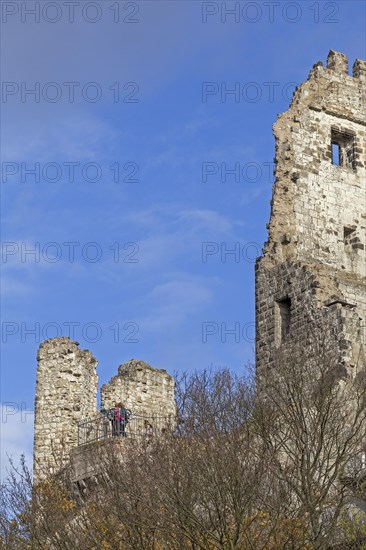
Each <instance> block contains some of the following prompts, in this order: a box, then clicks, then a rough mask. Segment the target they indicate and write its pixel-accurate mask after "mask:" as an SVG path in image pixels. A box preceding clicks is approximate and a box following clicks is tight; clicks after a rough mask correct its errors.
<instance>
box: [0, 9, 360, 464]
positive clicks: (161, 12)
mask: <svg viewBox="0 0 366 550" xmlns="http://www.w3.org/2000/svg"><path fill="white" fill-rule="evenodd" d="M23 4H24V5H26V8H27V9H28V11H27V9H26V8H24V6H23V8H22V6H21V3H16V2H3V6H2V7H3V12H2V22H3V23H2V79H3V89H2V103H1V109H2V147H1V154H2V162H3V165H2V183H1V186H2V264H1V267H2V362H1V402H2V412H3V414H2V422H1V428H2V454H1V458H2V463H3V466H4V456H5V455H6V452H8V453H10V454H13V455H14V456H17V455H18V454H19V453H20V452H22V451H25V452H27V453H28V454H29V453H30V449H31V441H32V415H31V414H30V413H28V411H32V409H33V402H34V392H35V373H36V354H37V348H38V346H39V343H40V341H42V340H43V339H44V338H43V337H44V336H46V337H47V336H48V337H52V336H56V335H60V334H61V332H62V334H63V335H69V334H72V330H73V331H74V339H75V340H77V341H78V342H79V343H80V347H82V348H88V349H90V350H91V351H92V352H93V354H94V355H95V356H96V358H97V359H98V361H99V367H98V371H99V379H100V382H101V383H102V384H103V383H105V382H107V381H108V380H109V379H110V377H111V376H112V375H114V374H115V373H116V370H117V366H118V365H119V364H121V363H123V362H125V361H127V360H128V359H131V358H141V359H144V360H145V361H147V362H149V363H151V364H152V365H153V366H156V367H158V368H165V369H166V370H167V371H168V372H170V373H172V374H173V373H174V372H175V371H178V372H181V371H183V370H194V369H201V368H204V367H207V366H210V365H214V366H227V367H229V368H231V369H233V370H235V371H236V372H243V370H244V368H245V365H246V364H247V362H248V361H249V362H253V360H254V355H253V349H254V260H255V257H256V256H257V255H259V254H260V253H261V247H262V245H263V242H264V241H265V240H266V223H267V222H268V218H269V201H270V196H271V187H272V183H273V178H272V168H273V165H272V163H273V156H274V140H273V136H272V129H271V126H272V124H273V123H274V121H275V120H276V116H277V114H279V113H281V112H283V111H284V110H286V108H287V106H288V104H289V101H290V99H291V95H292V91H293V89H294V86H295V85H296V84H299V83H301V82H302V81H304V80H305V79H306V78H307V75H308V73H309V70H310V69H311V67H312V65H313V64H314V63H316V62H317V61H319V60H321V61H323V63H325V61H326V56H327V54H328V51H329V50H330V49H331V48H332V49H335V50H338V51H342V52H344V53H345V54H346V55H347V56H348V58H349V62H350V66H352V64H353V62H354V60H355V59H356V58H363V59H365V29H364V24H365V5H364V2H362V1H352V0H348V1H346V2H344V1H338V2H315V3H314V2H308V1H302V2H283V1H282V2H226V3H225V2H224V3H221V2H198V1H183V2H180V1H162V2H159V1H154V0H150V1H143V2H109V1H108V0H104V1H103V2H83V1H81V2H80V3H79V4H78V5H77V6H76V5H75V6H74V10H75V11H74V14H73V19H74V21H73V22H71V19H72V18H71V14H70V12H69V11H68V9H69V8H67V7H66V6H65V5H64V4H63V2H58V6H59V7H58V9H56V8H55V7H54V4H55V3H49V2H48V3H47V2H38V3H37V2H30V1H29V2H26V3H23ZM37 5H38V7H37ZM4 6H5V7H4ZM117 6H118V9H119V12H118V13H117V11H116V10H117ZM111 8H113V9H111ZM233 8H234V9H236V10H237V11H236V13H235V14H234V15H230V14H229V13H225V9H226V11H228V10H230V9H233ZM31 9H33V10H34V9H35V10H36V14H35V15H32V14H30V13H28V12H29V10H31ZM37 9H38V10H39V12H38V13H37ZM22 10H23V11H22ZM113 10H114V11H113ZM114 18H115V19H116V21H114ZM93 20H95V21H94V22H92V21H93ZM52 21H53V22H52ZM4 83H5V84H4ZM71 83H72V84H71ZM31 89H34V90H36V92H35V93H34V94H31V93H27V90H28V91H29V90H31ZM230 90H235V93H230ZM225 91H226V93H225ZM4 163H5V164H4ZM37 163H38V164H37ZM32 168H33V170H35V171H36V173H35V174H31V173H30V172H29V171H28V170H31V169H32ZM233 170H234V173H233V172H232V171H233ZM230 171H231V172H230ZM115 180H117V181H115ZM37 243H38V244H37ZM205 243H206V244H205ZM207 243H209V244H207ZM30 250H36V252H35V253H34V254H31V253H29V252H27V251H30ZM230 250H234V251H235V253H232V254H230V253H228V251H230ZM32 330H33V333H32ZM34 331H35V332H34ZM230 331H234V333H232V332H231V333H230Z"/></svg>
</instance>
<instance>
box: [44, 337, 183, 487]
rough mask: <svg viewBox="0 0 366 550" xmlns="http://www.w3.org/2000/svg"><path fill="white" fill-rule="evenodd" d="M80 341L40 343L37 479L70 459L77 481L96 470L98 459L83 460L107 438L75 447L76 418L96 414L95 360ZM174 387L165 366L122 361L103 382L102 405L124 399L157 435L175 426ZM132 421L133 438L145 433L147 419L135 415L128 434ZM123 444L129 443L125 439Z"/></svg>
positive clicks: (65, 339) (63, 339)
mask: <svg viewBox="0 0 366 550" xmlns="http://www.w3.org/2000/svg"><path fill="white" fill-rule="evenodd" d="M78 346H79V345H78V343H77V342H73V341H71V340H70V339H69V338H53V339H50V340H46V341H45V342H44V343H43V344H41V346H40V348H39V352H38V369H37V388H36V401H35V428H34V479H35V481H36V482H38V481H40V480H41V479H43V478H44V477H46V476H47V475H49V474H52V473H54V472H57V471H59V470H60V469H61V468H63V467H64V466H65V465H67V464H69V463H70V461H71V468H72V471H73V474H72V475H73V476H74V477H75V479H77V480H80V479H82V478H83V477H92V475H94V474H95V472H96V471H97V470H98V464H95V460H94V461H88V462H85V464H83V461H84V457H85V452H86V451H85V449H87V452H88V453H89V452H92V453H93V450H91V449H94V450H95V451H97V450H98V449H100V448H101V444H102V446H103V444H104V443H106V442H103V441H95V442H94V443H90V444H88V445H86V446H85V447H79V448H78V447H77V446H78V422H79V421H81V420H85V419H93V418H94V417H96V416H97V415H98V410H97V389H98V376H97V373H96V365H97V361H96V359H95V358H94V357H93V355H92V354H91V353H90V352H89V351H87V350H81V349H79V347H78ZM174 386H175V384H174V379H173V378H172V377H171V376H170V375H169V374H167V372H166V371H165V370H159V369H154V368H153V367H151V366H150V365H148V364H147V363H145V362H144V361H138V360H134V359H132V360H131V361H129V362H128V363H126V364H124V365H121V366H120V367H119V369H118V375H117V376H114V377H113V378H112V379H111V381H110V382H109V383H108V384H105V385H104V386H103V387H102V390H101V393H102V406H103V407H105V408H111V407H113V406H114V405H115V404H116V403H117V402H120V401H121V402H123V403H124V404H125V406H126V407H128V408H129V409H131V411H132V412H133V413H134V415H144V416H146V417H148V419H149V426H150V427H151V429H152V430H153V432H154V435H158V433H162V432H163V431H164V430H167V429H170V428H171V427H172V426H174V419H175V415H176V405H175V399H174ZM161 417H164V418H163V419H162V418H161ZM132 425H133V429H135V430H136V426H138V428H139V430H138V432H139V433H138V434H137V435H136V434H134V436H135V437H134V439H135V440H137V439H139V438H140V439H141V438H144V437H145V434H144V419H143V418H142V419H141V418H140V417H139V422H137V420H135V419H134V420H131V421H130V423H129V425H128V427H127V429H126V432H127V436H130V435H131V434H129V433H128V432H129V430H128V428H129V427H130V426H132ZM137 436H138V437H137ZM113 439H115V438H113ZM117 439H118V438H117ZM122 443H123V445H126V443H125V441H122ZM122 443H119V442H116V441H115V443H112V444H118V445H119V444H122ZM97 456H98V455H96V456H95V457H97ZM95 457H94V458H95ZM88 468H89V469H88ZM91 472H92V473H91Z"/></svg>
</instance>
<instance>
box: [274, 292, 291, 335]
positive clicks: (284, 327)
mask: <svg viewBox="0 0 366 550" xmlns="http://www.w3.org/2000/svg"><path fill="white" fill-rule="evenodd" d="M275 322H276V336H275V338H276V343H277V345H280V344H281V343H282V342H283V341H284V340H286V338H287V336H288V334H289V332H290V327H291V298H288V297H286V298H283V299H282V300H277V302H276V321H275Z"/></svg>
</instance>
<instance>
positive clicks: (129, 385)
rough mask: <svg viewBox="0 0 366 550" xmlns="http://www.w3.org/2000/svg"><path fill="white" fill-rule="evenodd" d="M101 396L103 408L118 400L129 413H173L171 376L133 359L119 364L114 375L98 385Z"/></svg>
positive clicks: (174, 410) (164, 414)
mask: <svg viewBox="0 0 366 550" xmlns="http://www.w3.org/2000/svg"><path fill="white" fill-rule="evenodd" d="M101 399H102V407H104V408H106V409H108V408H110V407H113V406H114V405H115V403H117V402H119V401H121V402H122V403H124V404H125V405H126V407H127V408H128V409H131V411H132V412H135V413H137V414H141V415H146V416H149V417H151V416H152V415H161V416H169V415H175V414H176V407H175V400H174V380H173V378H172V377H171V376H170V375H169V374H167V372H166V371H165V370H159V369H154V368H153V367H151V366H150V365H148V364H147V363H145V362H144V361H138V360H135V359H132V360H131V361H128V362H127V363H125V364H123V365H120V367H119V368H118V374H117V376H114V377H113V378H112V379H111V381H110V382H109V384H105V385H104V386H102V389H101Z"/></svg>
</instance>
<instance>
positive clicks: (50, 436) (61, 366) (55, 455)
mask: <svg viewBox="0 0 366 550" xmlns="http://www.w3.org/2000/svg"><path fill="white" fill-rule="evenodd" d="M96 366H97V361H96V359H95V358H94V357H93V355H92V354H91V353H90V351H88V350H81V349H79V344H78V343H77V342H73V341H72V340H70V338H52V339H50V340H46V341H45V342H44V343H43V344H41V345H40V347H39V350H38V368H37V387H36V400H35V417H34V479H35V480H36V481H39V480H41V479H43V478H45V477H46V476H47V475H48V474H52V473H54V472H56V471H58V470H60V469H61V468H62V466H64V465H65V464H66V463H67V461H68V457H69V454H70V451H71V449H72V448H73V447H75V445H76V444H77V423H78V421H80V420H81V419H83V418H87V417H89V416H92V415H93V414H95V412H96V410H97V390H98V375H97V373H96Z"/></svg>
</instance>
